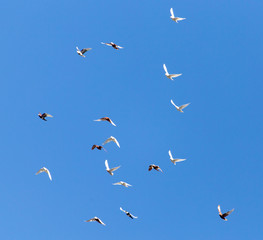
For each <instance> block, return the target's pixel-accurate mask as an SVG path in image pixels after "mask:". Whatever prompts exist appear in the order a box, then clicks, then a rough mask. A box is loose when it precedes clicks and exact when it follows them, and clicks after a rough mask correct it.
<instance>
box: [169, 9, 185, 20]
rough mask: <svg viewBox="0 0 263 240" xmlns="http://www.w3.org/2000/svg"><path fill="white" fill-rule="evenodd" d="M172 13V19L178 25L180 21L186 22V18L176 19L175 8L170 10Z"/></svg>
mask: <svg viewBox="0 0 263 240" xmlns="http://www.w3.org/2000/svg"><path fill="white" fill-rule="evenodd" d="M170 13H171V17H170V18H171V19H172V20H173V21H175V22H176V23H178V21H182V20H185V19H186V18H181V17H175V16H174V11H173V8H171V9H170Z"/></svg>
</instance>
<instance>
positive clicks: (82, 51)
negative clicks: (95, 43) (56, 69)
mask: <svg viewBox="0 0 263 240" xmlns="http://www.w3.org/2000/svg"><path fill="white" fill-rule="evenodd" d="M76 49H77V53H78V55H80V56H82V57H85V56H84V53H85V52H87V51H90V50H91V48H83V49H81V50H79V48H78V47H76Z"/></svg>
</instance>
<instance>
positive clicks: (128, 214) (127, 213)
mask: <svg viewBox="0 0 263 240" xmlns="http://www.w3.org/2000/svg"><path fill="white" fill-rule="evenodd" d="M120 210H121V211H123V212H124V213H125V214H126V215H127V216H128V217H130V218H131V219H134V218H138V217H135V216H133V215H132V214H131V213H129V212H127V211H125V210H123V209H122V208H121V207H120Z"/></svg>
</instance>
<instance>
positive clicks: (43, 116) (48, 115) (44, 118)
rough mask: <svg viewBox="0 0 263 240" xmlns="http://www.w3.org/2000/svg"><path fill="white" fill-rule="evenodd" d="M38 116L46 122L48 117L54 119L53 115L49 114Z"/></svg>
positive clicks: (39, 114)
mask: <svg viewBox="0 0 263 240" xmlns="http://www.w3.org/2000/svg"><path fill="white" fill-rule="evenodd" d="M38 116H39V117H40V118H41V119H42V120H44V121H47V119H46V117H53V116H52V115H50V114H48V113H42V114H41V113H38Z"/></svg>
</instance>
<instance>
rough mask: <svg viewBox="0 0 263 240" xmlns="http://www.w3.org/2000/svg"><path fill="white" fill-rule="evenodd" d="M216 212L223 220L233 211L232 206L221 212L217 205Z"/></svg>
mask: <svg viewBox="0 0 263 240" xmlns="http://www.w3.org/2000/svg"><path fill="white" fill-rule="evenodd" d="M217 209H218V212H219V217H221V218H222V219H223V220H224V221H227V219H226V217H227V216H228V215H229V214H230V213H232V212H233V211H234V208H233V209H232V210H230V211H228V212H226V213H222V212H221V208H220V205H218V206H217Z"/></svg>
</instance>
